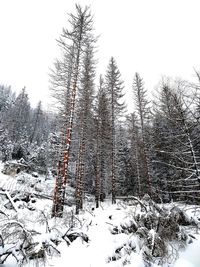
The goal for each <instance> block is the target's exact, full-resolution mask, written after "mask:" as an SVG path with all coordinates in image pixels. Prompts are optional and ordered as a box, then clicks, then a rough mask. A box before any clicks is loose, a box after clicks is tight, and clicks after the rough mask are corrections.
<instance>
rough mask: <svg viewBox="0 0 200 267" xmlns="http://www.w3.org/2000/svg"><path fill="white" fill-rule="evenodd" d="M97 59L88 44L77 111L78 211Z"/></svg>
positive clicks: (83, 182) (80, 201)
mask: <svg viewBox="0 0 200 267" xmlns="http://www.w3.org/2000/svg"><path fill="white" fill-rule="evenodd" d="M94 78H95V61H94V48H93V46H91V43H90V42H89V43H88V44H87V45H86V48H85V52H84V59H83V68H82V72H81V79H80V88H79V98H78V104H79V105H78V107H77V109H78V110H77V113H78V114H79V115H78V116H79V124H80V138H79V152H78V164H77V177H76V213H77V214H78V212H79V209H82V207H83V192H84V184H85V171H86V170H85V163H86V152H87V151H89V141H90V138H91V127H92V117H93V111H92V110H93V100H94Z"/></svg>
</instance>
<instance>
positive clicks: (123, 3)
mask: <svg viewBox="0 0 200 267" xmlns="http://www.w3.org/2000/svg"><path fill="white" fill-rule="evenodd" d="M77 2H79V3H80V4H81V5H85V4H86V5H90V6H91V11H92V13H93V14H94V26H95V29H96V34H97V35H100V38H99V41H98V54H97V58H98V59H99V64H98V73H103V74H104V73H105V70H106V68H107V65H108V61H109V59H110V57H111V56H114V57H115V59H116V61H117V64H118V67H119V69H120V71H121V74H122V78H123V79H124V81H125V90H126V92H127V94H128V97H127V98H129V104H130V102H131V101H130V99H131V84H132V79H133V76H134V73H135V72H136V71H137V72H139V73H140V75H141V76H142V77H143V78H144V81H145V87H146V88H147V89H148V90H152V89H153V88H154V87H155V86H156V85H157V83H158V82H159V80H160V79H161V76H162V75H167V76H173V77H182V78H184V79H189V80H194V79H195V78H194V71H193V68H196V69H197V70H200V15H199V12H200V1H199V0H79V1H73V0H0V11H1V14H0V83H1V84H7V85H11V86H12V88H13V90H16V91H17V92H19V90H21V88H22V87H24V86H26V88H27V91H28V93H29V96H30V99H31V102H32V103H33V104H35V103H36V102H37V101H39V100H40V99H41V100H42V101H44V102H47V100H48V95H49V91H48V88H49V82H48V81H49V77H48V73H49V68H51V67H52V66H53V61H54V59H55V58H56V57H58V55H59V48H58V46H57V43H56V41H55V39H56V38H58V37H59V35H60V33H61V31H62V28H63V27H67V25H68V22H67V20H68V16H67V14H68V13H73V12H74V10H75V8H74V7H75V3H77Z"/></svg>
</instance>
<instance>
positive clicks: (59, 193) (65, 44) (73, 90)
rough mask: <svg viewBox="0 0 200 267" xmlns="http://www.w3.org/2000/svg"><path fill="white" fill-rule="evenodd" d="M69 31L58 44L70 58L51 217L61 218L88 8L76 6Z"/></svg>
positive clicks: (88, 31)
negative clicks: (66, 108)
mask: <svg viewBox="0 0 200 267" xmlns="http://www.w3.org/2000/svg"><path fill="white" fill-rule="evenodd" d="M69 23H70V26H71V29H70V30H67V29H63V34H62V36H61V38H60V40H59V44H60V46H61V47H62V49H63V51H65V53H66V54H67V55H71V56H72V60H71V64H72V65H71V68H70V85H69V88H70V108H69V119H68V125H67V130H66V131H65V133H66V139H65V140H66V143H65V149H64V153H63V154H64V155H63V159H62V160H61V161H60V162H59V167H58V177H57V180H56V186H55V190H54V205H53V210H52V216H62V214H63V206H64V199H65V189H66V184H67V180H68V165H69V157H70V148H71V140H72V129H73V122H74V112H75V102H76V94H77V86H78V81H79V77H80V70H81V66H82V60H83V53H84V50H85V47H86V45H87V44H88V42H90V43H92V42H93V41H94V38H93V35H92V29H93V19H92V16H91V13H90V11H89V8H88V7H85V8H82V7H81V6H79V5H76V14H75V15H74V14H70V18H69Z"/></svg>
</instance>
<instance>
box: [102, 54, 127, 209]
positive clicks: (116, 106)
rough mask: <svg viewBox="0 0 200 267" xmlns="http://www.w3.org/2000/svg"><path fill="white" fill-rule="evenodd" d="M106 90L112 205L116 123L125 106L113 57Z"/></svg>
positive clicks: (119, 76)
mask: <svg viewBox="0 0 200 267" xmlns="http://www.w3.org/2000/svg"><path fill="white" fill-rule="evenodd" d="M105 82H106V89H107V93H108V96H109V102H110V110H111V131H112V134H111V135H112V148H111V160H112V163H111V166H112V167H111V181H112V203H113V204H114V203H116V179H117V177H116V122H117V118H118V117H119V116H120V114H121V113H122V111H123V110H124V108H125V106H124V103H123V102H122V97H123V96H124V95H123V93H122V90H123V81H122V80H121V74H120V71H119V69H118V67H117V64H116V62H115V60H114V58H113V57H111V59H110V61H109V64H108V68H107V72H106V76H105Z"/></svg>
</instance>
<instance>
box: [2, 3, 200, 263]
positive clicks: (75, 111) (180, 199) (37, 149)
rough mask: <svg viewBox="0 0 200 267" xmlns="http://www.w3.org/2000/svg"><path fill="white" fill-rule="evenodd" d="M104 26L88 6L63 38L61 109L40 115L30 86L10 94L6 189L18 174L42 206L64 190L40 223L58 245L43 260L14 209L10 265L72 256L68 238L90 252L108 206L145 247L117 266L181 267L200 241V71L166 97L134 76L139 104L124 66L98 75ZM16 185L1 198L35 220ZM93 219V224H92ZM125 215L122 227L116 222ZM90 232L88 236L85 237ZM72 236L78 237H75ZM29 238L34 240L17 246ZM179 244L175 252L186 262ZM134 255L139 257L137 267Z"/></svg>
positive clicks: (56, 76)
mask: <svg viewBox="0 0 200 267" xmlns="http://www.w3.org/2000/svg"><path fill="white" fill-rule="evenodd" d="M94 27H95V26H94V19H93V16H92V14H91V10H90V8H88V7H81V6H80V5H76V7H75V12H74V13H72V14H69V16H68V27H67V28H63V30H62V34H61V35H60V38H59V39H58V40H57V44H58V46H59V47H60V51H61V56H60V58H58V59H57V60H56V61H55V62H54V65H53V66H50V67H51V71H50V74H49V76H50V94H51V96H52V98H53V101H54V102H53V103H54V104H53V105H54V108H53V109H52V110H51V111H47V110H45V109H44V108H43V104H42V103H41V102H39V103H38V105H37V106H36V107H32V106H31V103H30V100H29V96H28V93H27V91H26V88H23V89H22V90H21V92H20V93H19V94H16V93H15V92H14V88H11V87H10V86H8V85H4V84H1V85H0V143H1V147H0V160H1V162H2V166H3V173H4V174H2V175H4V176H2V178H1V176H0V180H1V179H2V181H4V185H5V184H6V182H5V181H6V180H5V179H6V178H5V177H6V176H12V175H15V176H16V177H18V176H20V175H24V173H25V176H24V177H25V178H24V180H23V182H21V181H20V182H21V183H22V184H23V185H25V187H24V188H28V189H26V190H27V191H29V190H33V195H34V194H35V195H34V198H35V201H36V202H38V201H40V200H41V198H42V197H45V196H46V197H47V192H46V191H45V193H44V192H43V191H42V190H44V187H45V183H46V181H49V180H50V181H51V182H52V184H51V185H52V187H51V190H50V191H48V198H49V199H48V201H49V204H48V205H49V209H48V212H47V211H44V210H43V211H41V213H40V215H37V216H39V217H37V218H40V219H41V221H42V223H43V225H46V228H47V232H46V233H48V234H49V235H48V238H47V237H46V241H45V242H46V243H45V245H44V242H42V243H41V244H42V245H41V247H40V249H39V250H38V251H37V253H36V250H35V248H36V247H37V246H38V243H37V244H36V242H35V241H34V242H32V239H34V237H33V236H34V235H35V234H36V232H34V231H32V230H31V231H28V230H27V229H26V227H27V225H29V224H27V223H25V224H24V225H23V222H21V219H22V218H21V219H20V218H19V217H20V216H21V217H22V214H21V215H20V216H19V215H18V216H19V217H16V216H17V215H16V214H15V215H12V216H11V218H8V217H7V216H8V215H7V211H6V209H5V206H4V208H3V209H0V216H1V217H2V218H3V219H2V218H0V229H1V232H0V263H2V264H4V263H5V264H6V260H7V259H8V258H9V257H10V255H12V256H13V257H14V258H15V259H16V261H17V262H18V264H19V265H20V264H27V262H29V261H30V260H33V259H35V258H37V259H39V260H40V259H42V258H44V257H46V256H44V255H46V254H45V253H47V254H48V255H49V254H50V255H53V254H60V252H59V249H58V247H57V245H58V244H60V243H61V239H62V242H63V240H64V242H65V243H66V244H67V246H69V247H70V246H72V245H71V243H72V242H73V241H74V240H76V241H77V237H78V238H80V239H81V240H82V242H86V243H88V242H89V241H88V239H90V236H89V234H86V228H87V227H90V223H89V221H90V220H91V222H92V220H93V219H94V220H95V219H96V221H97V223H99V220H100V221H101V218H102V217H101V216H104V215H101V216H100V215H99V214H98V209H101V208H102V207H104V209H106V205H108V202H109V203H110V206H109V207H108V211H109V212H110V213H109V212H108V214H107V215H109V216H108V217H109V221H110V227H111V228H112V229H110V228H109V229H110V230H109V231H110V232H111V234H112V235H115V236H118V235H119V234H122V235H126V236H127V235H131V236H133V233H134V234H135V233H136V236H137V237H138V238H139V239H140V243H138V242H139V241H136V240H135V239H134V240H133V239H132V241H130V242H129V241H124V242H122V243H123V244H120V246H119V247H117V248H115V255H111V256H109V257H108V259H107V263H106V265H105V266H134V265H133V261H134V260H133V259H132V258H130V257H131V256H130V255H132V254H131V253H132V252H134V253H136V252H137V253H138V255H139V254H140V253H141V251H142V256H141V257H142V259H141V262H139V261H138V265H136V266H166V267H167V266H175V265H170V264H173V262H174V260H175V259H177V258H176V256H175V254H176V253H177V251H179V249H180V248H181V247H184V246H185V245H186V244H190V243H192V242H193V240H195V239H198V238H199V237H195V234H194V233H193V232H192V231H196V232H197V233H198V230H199V220H200V219H199V218H200V217H198V212H199V201H200V196H199V193H200V168H199V165H200V73H199V72H198V70H194V74H195V76H196V83H193V82H190V81H186V80H181V79H174V78H171V77H163V78H161V80H160V81H158V86H157V88H156V89H155V90H154V91H149V89H148V88H146V87H145V81H144V80H143V78H142V76H141V74H139V73H133V77H132V95H131V96H127V95H126V92H125V81H123V77H122V76H121V73H120V66H118V64H117V61H116V60H115V58H114V57H112V55H111V57H110V60H109V62H108V65H107V69H106V70H105V73H103V74H101V75H100V76H99V77H97V75H96V73H97V70H98V59H97V58H96V50H97V49H100V48H98V38H100V37H97V34H96V33H95V31H94ZM127 97H128V98H132V106H133V109H134V112H132V113H129V112H128V111H127V106H126V103H125V99H126V98H127ZM13 173H14V174H13ZM26 175H29V176H27V177H29V178H30V176H31V175H32V176H31V177H32V178H30V180H31V179H33V180H34V179H35V177H36V178H38V177H40V176H41V177H43V178H42V180H40V187H41V188H42V189H41V191H39V190H38V192H36V193H34V192H35V191H34V190H35V189H36V188H35V184H34V185H32V189H31V188H29V185H27V184H28V182H27V181H28V179H29V178H26ZM3 177H4V180H3ZM12 179H14V178H12ZM16 179H17V178H16ZM34 181H35V180H34ZM43 182H44V186H43V184H42V183H43ZM34 183H36V182H34ZM4 185H3V182H0V196H1V195H2V196H4V195H5V194H6V197H7V201H8V200H9V201H8V202H10V203H11V206H12V205H13V206H16V203H18V200H19V198H20V197H21V198H20V203H21V202H26V203H25V204H23V205H25V206H24V210H25V209H27V210H28V212H34V211H35V208H34V209H33V210H32V211H31V209H30V208H29V207H28V206H27V205H28V204H27V202H28V201H25V200H24V199H23V198H22V196H21V195H23V194H22V193H23V192H22V191H20V190H19V189H18V192H16V190H14V189H13V188H10V189H8V188H7V187H6V186H4ZM4 187H5V188H6V189H5V188H4ZM30 187H31V185H30ZM24 190H25V189H23V191H24ZM26 190H25V191H26ZM19 191H20V192H19ZM25 191H24V194H25ZM19 195H20V197H19ZM39 195H40V196H39ZM26 197H27V195H26ZM37 197H38V199H40V200H37ZM2 199H3V198H2ZM2 201H3V200H2ZM13 202H15V203H14V204H13ZM2 203H3V202H2ZM33 203H34V202H33ZM174 203H178V204H174ZM38 205H39V204H38ZM88 205H89V207H90V208H91V211H90V212H89V211H88V210H89V209H90V208H88ZM103 205H105V206H103ZM170 205H172V206H170ZM119 206H120V209H122V208H123V209H124V210H125V209H126V212H129V213H130V214H132V215H129V216H127V220H128V221H124V217H123V216H122V215H121V213H119V211H118V209H117V208H116V210H114V207H118V208H119ZM188 207H189V208H188ZM68 208H70V209H72V210H70V211H69V210H68ZM131 208H132V209H134V213H135V215H133V210H131ZM182 208H183V209H182ZM14 209H15V208H14ZM16 209H20V207H19V206H18V208H16ZM104 209H103V210H104ZM129 209H130V211H129ZM185 209H186V210H187V209H188V210H190V209H194V210H195V214H196V215H195V216H196V217H194V216H193V215H194V214H193V215H192V216H188V214H186V212H185ZM138 210H139V211H138ZM86 211H87V212H88V213H87V216H88V217H87V216H86V215H83V214H85V213H84V212H86ZM12 212H13V211H12ZM95 212H96V213H95ZM104 212H105V210H104ZM112 212H113V213H112ZM93 213H94V214H96V215H94V214H93ZM117 213H119V214H118V215H116V216H119V217H118V218H120V219H119V221H120V220H121V221H120V223H119V222H118V221H117V220H116V221H115V219H116V218H115V219H113V218H114V217H115V214H117ZM98 215H99V217H98ZM107 215H106V216H107ZM13 216H15V217H13ZM30 216H32V215H30ZM80 216H83V217H80ZM84 216H86V217H87V218H86V217H84ZM95 216H96V217H95ZM120 216H121V217H120ZM132 216H133V218H134V219H133V218H132ZM5 217H6V219H5ZM97 218H98V220H97ZM107 219H108V218H107ZM81 220H82V222H81ZM52 221H54V227H53V226H52V223H51V222H52ZM61 222H62V223H61ZM64 222H67V223H66V225H65V224H64ZM84 222H85V223H84ZM26 224H27V225H26ZM79 224H80V225H81V227H82V228H81V229H82V230H81V231H80V228H79V231H78V230H77V225H79ZM91 224H92V223H91ZM5 225H6V226H5ZM25 225H26V226H25ZM63 225H64V226H63ZM80 225H79V227H80ZM86 226H87V227H86ZM186 226H187V227H189V228H192V229H193V230H190V231H189V230H188V228H184V227H186ZM31 227H32V226H31ZM56 227H57V229H58V228H59V227H60V228H59V231H58V230H57V232H56V233H57V234H55V232H53V231H54V230H55V229H54V228H56ZM62 227H66V229H65V232H64V233H63V232H62V231H61V228H62ZM84 227H85V228H84ZM8 229H10V230H8ZM38 229H39V228H38ZM194 229H195V230H194ZM71 230H73V232H70V231H71ZM99 230H100V231H102V228H99ZM37 231H39V230H37ZM84 231H85V232H84ZM97 231H98V230H97ZM61 232H62V233H61ZM96 234H97V233H96ZM97 235H98V234H97ZM18 236H19V239H21V240H22V241H21V243H20V244H17V245H16V243H15V242H16V240H15V239H16V237H18ZM198 236H199V235H198ZM43 239H44V237H43ZM47 239H48V240H47ZM13 240H15V241H13ZM120 240H122V239H120ZM141 240H142V241H141ZM13 242H14V243H13ZM74 242H75V241H74ZM128 242H129V243H128ZM134 242H135V244H136V245H133V243H134ZM174 242H177V243H176V245H174ZM168 243H170V244H171V246H174V247H173V249H174V250H175V251H176V253H175V254H174V252H173V249H171V250H170V249H168ZM13 244H14V245H13ZM138 244H139V245H138ZM177 244H178V245H177ZM180 244H181V245H180ZM10 245H12V246H10ZM11 247H12V249H11ZM13 247H15V249H13ZM72 248H73V247H72ZM30 251H31V253H30ZM52 251H53V252H52ZM131 251H132V252H131ZM77 253H78V252H77ZM36 254H37V255H36ZM74 254H75V252H74ZM111 254H112V253H111ZM125 254H126V255H128V256H130V257H129V258H126V260H125V256H124V255H125ZM169 255H173V257H172V258H173V260H171V258H170V257H171V256H169ZM128 256H127V257H128ZM169 258H170V261H171V262H170V263H169V262H168V260H169ZM121 259H123V261H120V263H119V260H121ZM111 263H116V264H118V265H111ZM42 264H44V263H42ZM79 264H80V263H79ZM131 264H132V265H131ZM139 264H140V265H139ZM142 264H143V265H142ZM5 266H6V265H5ZM27 266H29V265H27ZM39 266H41V263H39ZM47 266H48V265H47ZM53 266H54V265H53ZM55 266H56V265H55ZM59 266H61V265H59ZM70 266H76V265H74V264H73V263H71V265H70ZM77 266H78V265H77ZM83 266H89V265H83ZM90 266H97V265H95V264H94V265H90ZM101 266H104V265H103V264H102V265H101ZM177 266H178V265H177ZM180 266H181V265H180ZM182 266H186V267H187V266H189V265H182ZM191 266H193V265H191ZM194 266H195V265H194ZM196 266H197V265H196Z"/></svg>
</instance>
